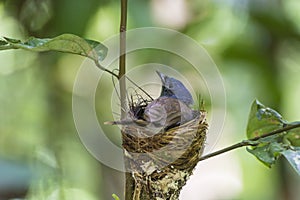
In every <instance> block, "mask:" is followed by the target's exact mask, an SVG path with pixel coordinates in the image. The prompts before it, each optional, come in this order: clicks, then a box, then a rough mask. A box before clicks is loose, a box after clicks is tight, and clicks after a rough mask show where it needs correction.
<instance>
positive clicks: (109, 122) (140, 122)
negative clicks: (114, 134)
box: [104, 120, 147, 126]
mask: <svg viewBox="0 0 300 200" xmlns="http://www.w3.org/2000/svg"><path fill="white" fill-rule="evenodd" d="M104 124H105V125H134V124H137V125H140V126H145V125H147V123H146V122H145V121H144V120H120V121H107V122H104Z"/></svg>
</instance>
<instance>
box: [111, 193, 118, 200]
mask: <svg viewBox="0 0 300 200" xmlns="http://www.w3.org/2000/svg"><path fill="white" fill-rule="evenodd" d="M112 197H113V198H114V199H115V200H120V198H119V197H118V196H117V195H116V194H112Z"/></svg>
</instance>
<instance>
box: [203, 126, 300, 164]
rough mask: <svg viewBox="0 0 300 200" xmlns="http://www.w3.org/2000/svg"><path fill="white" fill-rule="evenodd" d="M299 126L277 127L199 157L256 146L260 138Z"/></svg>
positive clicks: (208, 156) (204, 158) (204, 157)
mask: <svg viewBox="0 0 300 200" xmlns="http://www.w3.org/2000/svg"><path fill="white" fill-rule="evenodd" d="M299 127H300V123H299V124H294V125H287V126H286V127H283V128H281V129H277V130H274V131H271V132H269V133H266V134H263V135H261V136H258V137H255V138H252V139H249V140H244V141H242V142H239V143H236V144H234V145H231V146H229V147H226V148H224V149H221V150H219V151H216V152H213V153H210V154H207V155H205V156H202V157H201V158H200V159H199V161H203V160H206V159H208V158H211V157H214V156H217V155H220V154H223V153H226V152H228V151H231V150H234V149H237V148H240V147H244V146H256V145H258V144H259V142H258V140H260V139H262V138H266V137H269V136H272V135H276V134H279V133H283V132H285V131H289V130H292V129H295V128H299Z"/></svg>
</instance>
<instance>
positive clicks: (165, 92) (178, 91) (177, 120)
mask: <svg viewBox="0 0 300 200" xmlns="http://www.w3.org/2000/svg"><path fill="white" fill-rule="evenodd" d="M157 74H158V75H159V77H160V79H161V81H162V89H161V94H160V96H159V97H158V98H157V99H155V100H153V101H152V102H151V103H149V104H147V105H143V107H142V106H139V105H136V106H135V107H134V108H133V109H131V110H130V112H129V115H128V116H129V117H128V118H127V119H124V120H121V121H113V122H106V124H113V125H115V124H120V125H131V124H133V123H135V124H137V125H140V126H146V125H152V126H154V127H162V128H164V129H165V130H166V129H169V128H172V127H175V126H179V125H181V124H184V123H186V122H188V121H190V120H192V119H194V118H195V117H196V116H197V115H199V111H195V110H192V109H191V108H190V107H189V106H190V105H192V104H193V103H194V101H193V98H192V95H191V93H190V92H189V91H188V89H187V88H186V87H185V86H184V85H183V83H182V82H180V81H179V80H177V79H175V78H172V77H169V76H167V75H164V74H163V73H161V72H158V71H157ZM137 112H138V114H137Z"/></svg>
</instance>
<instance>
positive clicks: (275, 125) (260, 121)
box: [247, 100, 286, 139]
mask: <svg viewBox="0 0 300 200" xmlns="http://www.w3.org/2000/svg"><path fill="white" fill-rule="evenodd" d="M285 123H286V122H285V121H284V120H283V119H282V117H281V115H280V114H279V113H278V112H276V111H275V110H273V109H271V108H268V107H266V106H264V105H263V104H261V103H260V102H259V101H258V100H255V101H254V102H253V103H252V106H251V111H250V114H249V119H248V125H247V137H248V138H249V139H251V138H255V137H258V136H261V135H263V134H266V133H268V132H271V131H273V130H276V129H279V128H282V127H283V125H284V124H285Z"/></svg>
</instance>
